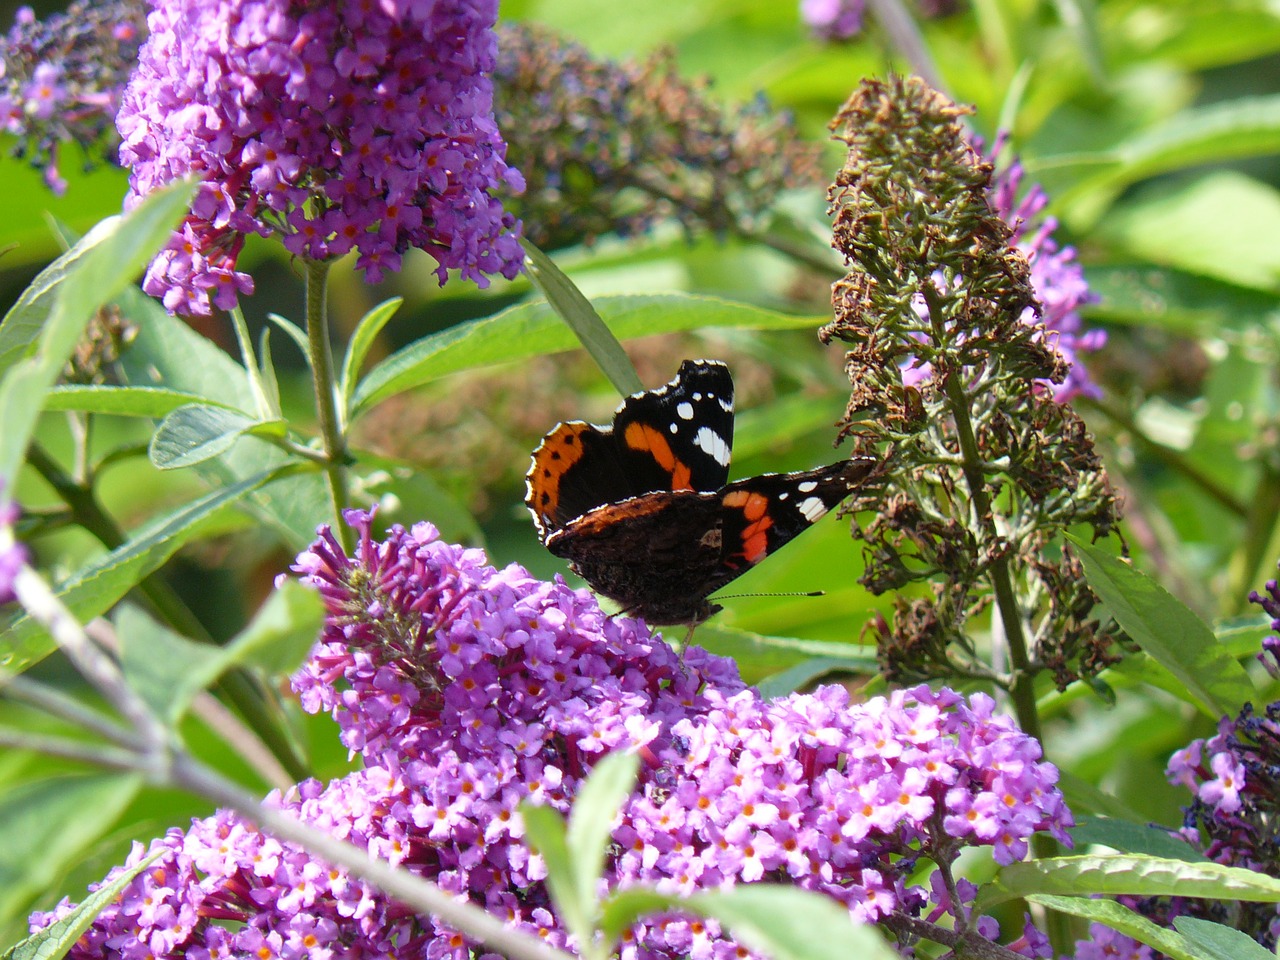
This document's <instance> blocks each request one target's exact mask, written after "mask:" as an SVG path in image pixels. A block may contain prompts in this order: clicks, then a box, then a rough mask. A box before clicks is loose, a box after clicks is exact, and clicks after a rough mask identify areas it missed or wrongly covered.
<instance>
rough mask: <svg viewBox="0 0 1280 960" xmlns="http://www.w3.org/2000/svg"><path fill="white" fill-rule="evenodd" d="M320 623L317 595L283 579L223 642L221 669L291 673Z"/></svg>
mask: <svg viewBox="0 0 1280 960" xmlns="http://www.w3.org/2000/svg"><path fill="white" fill-rule="evenodd" d="M323 625H324V603H323V601H321V599H320V594H318V593H317V592H316V591H315V590H312V589H311V588H309V587H304V586H303V585H302V584H300V583H298V581H296V580H284V581H282V582H281V584H280V586H278V587H277V588H276V589H275V590H273V591H272V592H271V595H270V596H268V597H267V601H266V603H264V604H263V605H262V607H261V608H260V609H259V610H258V612H257V613H256V614H254V617H253V619H252V620H251V621H249V625H248V626H246V627H245V628H244V629H243V630H241V631H240V632H239V633H238V634H236V635H235V636H234V637H233V638H232V639H231V641H230V642H229V643H228V644H227V646H226V647H225V662H223V663H222V664H221V670H222V671H226V670H227V669H229V668H231V667H233V666H256V667H258V668H259V669H261V670H263V671H265V672H266V673H268V674H271V675H273V676H279V675H282V674H287V673H292V672H293V671H294V670H296V669H297V668H298V665H299V664H301V663H302V660H303V658H304V657H306V655H307V653H308V652H310V650H311V648H312V647H313V646H315V643H316V638H317V637H318V636H319V635H320V628H321V627H322V626H323Z"/></svg>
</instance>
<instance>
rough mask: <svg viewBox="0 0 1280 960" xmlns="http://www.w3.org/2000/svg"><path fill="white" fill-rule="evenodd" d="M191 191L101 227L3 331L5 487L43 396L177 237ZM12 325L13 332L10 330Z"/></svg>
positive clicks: (152, 200) (154, 198)
mask: <svg viewBox="0 0 1280 960" xmlns="http://www.w3.org/2000/svg"><path fill="white" fill-rule="evenodd" d="M192 189H193V185H192V184H187V183H179V184H175V185H173V186H171V187H167V188H165V189H163V190H159V191H156V192H155V193H153V194H152V195H151V196H149V197H148V198H147V199H146V200H144V201H143V202H142V203H141V204H139V205H138V206H137V207H135V208H134V209H133V210H132V211H130V212H129V213H128V214H127V215H125V216H123V217H119V218H113V219H111V220H110V221H108V222H107V223H105V224H100V225H99V227H97V228H95V229H94V230H93V231H91V233H90V235H89V236H87V237H85V239H84V240H82V241H81V242H80V243H79V244H77V245H76V247H75V248H74V249H73V250H72V251H70V252H68V253H67V254H66V256H65V257H64V258H60V260H59V263H61V264H63V266H62V267H61V269H60V270H59V271H56V272H55V273H54V274H52V275H50V276H49V277H48V278H47V279H46V280H38V281H37V283H38V284H39V286H38V289H37V291H36V292H35V293H33V294H32V296H31V297H30V298H29V299H27V300H26V301H25V302H23V301H22V300H20V301H19V304H18V306H15V307H14V309H13V310H11V311H10V314H9V318H8V320H6V323H5V324H4V325H3V326H0V330H5V333H4V338H3V339H4V340H5V342H6V344H7V345H0V370H3V371H5V372H4V375H3V377H0V423H3V424H4V430H3V431H0V480H4V481H7V480H8V479H9V478H11V477H12V476H13V475H14V473H15V472H16V470H17V468H18V465H19V464H20V463H21V462H22V458H23V455H24V454H25V452H26V449H27V444H28V442H29V441H30V439H31V434H32V432H33V431H34V430H35V425H36V421H37V419H38V418H39V416H40V411H41V409H42V407H43V404H44V396H45V394H46V393H47V392H48V391H49V388H50V387H52V386H53V384H54V381H55V380H56V379H57V378H58V375H59V374H60V373H61V372H62V367H63V364H65V363H66V362H67V358H68V357H69V356H70V355H71V351H72V349H74V347H75V343H76V340H77V339H78V338H79V336H80V332H81V331H82V330H83V329H84V327H85V325H86V324H87V323H88V322H89V319H90V317H92V316H93V314H94V312H95V311H96V310H97V309H98V308H99V307H101V306H102V305H104V304H106V303H109V302H110V301H111V300H112V299H113V298H114V297H116V296H117V295H118V294H119V293H121V291H123V290H124V289H125V287H126V286H128V284H129V283H130V282H131V281H132V280H133V278H134V277H135V276H136V275H137V274H138V272H139V271H141V269H142V267H143V265H144V264H145V263H146V262H147V260H149V259H150V258H151V256H152V255H153V254H154V253H155V252H156V251H157V250H158V249H159V248H160V246H161V244H163V243H164V242H165V240H166V239H167V238H168V237H169V235H170V234H171V233H172V232H173V228H174V227H175V226H176V225H177V223H178V221H179V220H180V219H181V217H182V214H183V212H184V211H185V210H186V209H187V204H188V202H189V200H190V197H191V192H192ZM64 261H65V262H64ZM51 269H52V268H51ZM46 274H48V271H46ZM41 276H42V277H44V276H45V274H42V275H41ZM10 320H11V321H13V323H14V324H15V326H14V329H13V330H12V331H9V330H8V329H7V327H8V322H9V321H10ZM37 331H38V335H37ZM23 336H25V337H26V338H27V340H26V341H25V342H21V338H22V337H23Z"/></svg>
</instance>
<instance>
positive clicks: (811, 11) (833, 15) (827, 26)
mask: <svg viewBox="0 0 1280 960" xmlns="http://www.w3.org/2000/svg"><path fill="white" fill-rule="evenodd" d="M865 7H866V3H865V0H800V19H801V20H803V21H804V22H805V23H806V24H808V26H809V29H810V30H812V31H813V34H814V36H815V37H819V38H820V39H823V40H848V39H849V38H851V37H855V36H857V35H858V34H859V33H860V32H862V18H863V16H864V14H865Z"/></svg>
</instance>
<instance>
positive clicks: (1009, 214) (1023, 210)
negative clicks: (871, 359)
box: [902, 133, 1107, 403]
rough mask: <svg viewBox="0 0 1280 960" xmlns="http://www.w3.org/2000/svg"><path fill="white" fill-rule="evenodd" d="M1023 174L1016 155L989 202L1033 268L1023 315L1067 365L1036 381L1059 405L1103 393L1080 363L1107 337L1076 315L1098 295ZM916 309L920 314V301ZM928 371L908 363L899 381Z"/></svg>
mask: <svg viewBox="0 0 1280 960" xmlns="http://www.w3.org/2000/svg"><path fill="white" fill-rule="evenodd" d="M1007 141H1008V137H1007V135H1006V134H1004V133H1000V134H998V135H997V136H996V142H995V146H994V147H993V148H992V150H991V152H990V153H989V154H988V155H987V159H988V160H990V161H991V162H993V163H997V164H998V161H999V159H1000V155H1001V154H1002V153H1003V152H1004V148H1005V145H1006V143H1007ZM1025 176H1026V170H1025V168H1024V167H1023V166H1022V162H1021V161H1020V160H1018V159H1016V158H1015V159H1014V160H1013V161H1012V162H1010V163H1009V164H1008V166H1005V167H1003V168H999V169H997V172H996V174H995V176H994V178H993V179H992V184H991V191H990V200H991V206H992V208H993V209H994V210H995V212H996V215H997V216H999V217H1000V219H1002V220H1004V221H1005V223H1007V224H1009V226H1010V228H1012V230H1013V235H1012V236H1011V237H1010V238H1009V242H1010V244H1012V245H1013V246H1015V247H1017V249H1018V251H1019V252H1020V253H1021V254H1022V255H1023V256H1024V257H1026V258H1027V263H1028V264H1029V265H1030V267H1031V285H1032V287H1033V288H1034V289H1035V293H1036V300H1037V301H1038V303H1039V305H1040V310H1039V312H1037V311H1036V310H1035V309H1034V308H1032V307H1028V308H1027V309H1026V311H1025V312H1024V313H1023V316H1022V319H1023V321H1024V322H1025V323H1028V324H1043V326H1044V329H1045V334H1046V336H1047V338H1048V339H1049V341H1050V343H1051V344H1052V345H1053V347H1054V348H1055V349H1056V350H1057V352H1058V354H1059V355H1061V357H1062V358H1063V359H1064V360H1065V361H1067V363H1068V364H1069V366H1070V370H1069V371H1068V373H1067V376H1066V379H1065V380H1063V382H1062V383H1052V382H1050V381H1047V380H1046V381H1037V383H1038V384H1039V385H1040V386H1041V387H1042V388H1043V389H1045V390H1047V391H1049V392H1050V393H1051V394H1052V396H1053V398H1054V399H1055V400H1057V401H1058V402H1059V403H1066V402H1067V401H1069V400H1072V399H1073V398H1075V397H1078V396H1081V395H1083V396H1090V397H1098V396H1101V395H1102V391H1101V390H1100V389H1099V387H1098V385H1097V384H1096V383H1094V382H1093V381H1092V380H1091V379H1090V378H1089V372H1088V370H1086V369H1085V367H1084V364H1083V363H1081V362H1080V355H1081V354H1082V353H1089V352H1092V351H1094V350H1097V349H1099V348H1101V347H1102V345H1103V344H1104V343H1106V340H1107V334H1106V331H1105V330H1086V329H1085V328H1084V321H1083V320H1082V319H1081V317H1080V308H1081V307H1082V306H1084V305H1085V304H1087V303H1092V302H1094V301H1096V300H1097V299H1098V298H1097V295H1096V294H1094V293H1092V292H1091V291H1090V290H1089V285H1088V283H1087V282H1086V281H1085V278H1084V270H1083V268H1082V267H1081V266H1080V262H1079V261H1078V260H1076V253H1075V250H1074V249H1073V248H1072V247H1059V246H1058V243H1057V241H1056V240H1054V238H1053V231H1054V230H1056V229H1057V227H1058V222H1057V220H1055V219H1054V218H1053V217H1045V218H1041V217H1040V215H1041V213H1043V211H1044V208H1045V206H1046V205H1047V204H1048V203H1049V197H1048V195H1047V194H1046V193H1045V192H1044V189H1043V188H1042V187H1041V186H1040V185H1039V184H1038V183H1033V184H1031V185H1030V186H1029V187H1025V189H1024V183H1023V180H1024V178H1025ZM918 309H919V310H920V312H921V313H922V315H923V314H924V312H925V308H924V304H923V301H922V302H921V303H920V306H919V308H918ZM929 373H930V368H929V365H928V364H912V365H910V366H908V367H907V368H905V369H904V370H903V371H902V375H903V381H904V382H905V383H907V384H908V385H910V384H916V383H919V382H921V381H923V380H925V379H926V378H927V377H928V376H929Z"/></svg>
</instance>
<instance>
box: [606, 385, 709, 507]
mask: <svg viewBox="0 0 1280 960" xmlns="http://www.w3.org/2000/svg"><path fill="white" fill-rule="evenodd" d="M613 434H614V437H615V438H616V439H617V443H618V446H619V448H620V451H621V454H622V456H623V457H624V458H627V459H632V460H633V462H635V461H634V457H635V455H636V454H640V460H639V462H636V467H637V469H638V470H639V471H640V472H641V473H642V474H644V473H646V471H645V470H644V463H643V461H644V460H646V459H648V460H650V462H653V463H657V464H658V465H660V467H661V470H662V474H663V477H664V479H666V481H667V482H666V485H665V486H662V487H655V486H651V487H648V488H647V489H644V490H637V491H636V493H637V494H640V493H650V492H653V491H655V490H659V489H662V490H697V491H700V492H703V493H709V492H712V491H715V490H719V489H720V488H721V487H723V486H724V485H725V484H726V483H728V482H729V457H730V452H731V451H732V449H733V376H732V375H731V374H730V373H729V368H728V367H727V366H725V365H724V364H723V363H721V362H720V361H719V360H685V361H684V362H683V363H681V364H680V371H679V372H678V373H677V374H676V376H675V379H674V380H672V381H671V382H670V383H668V384H667V385H666V386H662V387H658V388H657V389H656V390H648V391H646V392H644V393H637V394H635V395H633V396H630V397H627V399H626V400H624V401H623V402H622V406H620V407H619V408H618V412H617V413H616V414H614V417H613ZM644 482H648V481H647V479H646V481H644Z"/></svg>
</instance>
